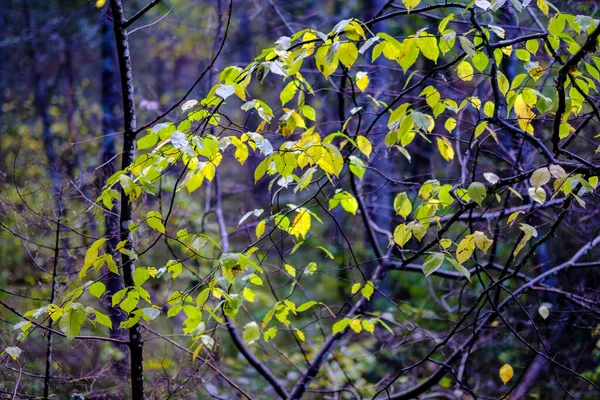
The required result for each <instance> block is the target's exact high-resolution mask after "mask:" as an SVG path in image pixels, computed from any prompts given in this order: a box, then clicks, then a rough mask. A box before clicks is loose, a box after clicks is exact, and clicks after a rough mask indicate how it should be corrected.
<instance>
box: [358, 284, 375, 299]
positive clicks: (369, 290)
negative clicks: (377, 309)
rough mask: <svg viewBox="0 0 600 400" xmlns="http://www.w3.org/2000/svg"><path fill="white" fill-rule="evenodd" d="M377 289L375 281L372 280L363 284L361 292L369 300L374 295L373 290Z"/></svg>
mask: <svg viewBox="0 0 600 400" xmlns="http://www.w3.org/2000/svg"><path fill="white" fill-rule="evenodd" d="M374 291H375V287H374V286H373V282H371V281H367V283H365V286H363V288H362V290H361V291H360V293H361V294H362V295H363V297H365V298H366V299H367V300H371V296H372V295H373V292H374Z"/></svg>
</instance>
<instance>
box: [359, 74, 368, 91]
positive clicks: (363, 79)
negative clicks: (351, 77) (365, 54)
mask: <svg viewBox="0 0 600 400" xmlns="http://www.w3.org/2000/svg"><path fill="white" fill-rule="evenodd" d="M356 86H358V88H359V89H360V91H361V92H364V91H365V90H367V87H368V86H369V75H367V73H366V72H363V71H359V72H357V73H356Z"/></svg>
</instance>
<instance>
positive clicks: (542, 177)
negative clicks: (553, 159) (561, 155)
mask: <svg viewBox="0 0 600 400" xmlns="http://www.w3.org/2000/svg"><path fill="white" fill-rule="evenodd" d="M550 177H551V175H550V170H549V169H548V168H546V167H544V168H539V169H536V170H535V171H533V174H531V178H529V182H531V185H532V186H533V187H534V188H539V187H540V186H544V185H545V184H546V183H548V182H550Z"/></svg>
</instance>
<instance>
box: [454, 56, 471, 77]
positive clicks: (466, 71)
mask: <svg viewBox="0 0 600 400" xmlns="http://www.w3.org/2000/svg"><path fill="white" fill-rule="evenodd" d="M456 73H457V74H458V77H459V78H460V79H462V80H463V81H465V82H471V80H473V67H472V66H471V64H470V63H469V62H468V61H464V60H463V61H461V62H460V64H458V67H456Z"/></svg>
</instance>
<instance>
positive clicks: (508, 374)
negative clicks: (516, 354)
mask: <svg viewBox="0 0 600 400" xmlns="http://www.w3.org/2000/svg"><path fill="white" fill-rule="evenodd" d="M513 375H514V371H513V368H512V367H511V365H510V364H504V365H503V366H502V368H500V379H502V382H503V383H504V384H505V385H506V384H507V383H508V381H510V380H511V379H512V377H513Z"/></svg>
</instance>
